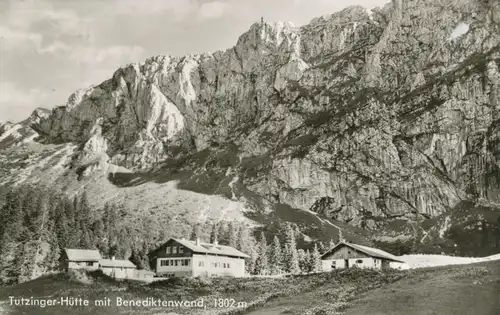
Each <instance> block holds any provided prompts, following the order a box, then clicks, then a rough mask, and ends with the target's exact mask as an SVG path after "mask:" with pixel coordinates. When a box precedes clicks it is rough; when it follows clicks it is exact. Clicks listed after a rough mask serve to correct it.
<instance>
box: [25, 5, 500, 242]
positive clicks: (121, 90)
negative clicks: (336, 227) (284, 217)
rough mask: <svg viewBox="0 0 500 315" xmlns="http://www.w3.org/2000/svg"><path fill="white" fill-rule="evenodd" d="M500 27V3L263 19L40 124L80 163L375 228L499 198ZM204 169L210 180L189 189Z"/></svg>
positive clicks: (160, 59) (125, 73) (153, 64)
mask: <svg viewBox="0 0 500 315" xmlns="http://www.w3.org/2000/svg"><path fill="white" fill-rule="evenodd" d="M499 31H500V5H498V2H497V1H488V0H481V1H472V0H454V1H448V0H447V1H444V0H443V1H436V0H432V1H431V0H393V1H392V3H390V4H387V5H386V6H385V7H383V8H378V9H374V10H373V11H368V10H366V9H365V8H363V7H358V6H355V7H349V8H347V9H345V10H343V11H341V12H337V13H335V14H333V15H329V16H324V17H321V18H316V19H314V20H312V21H311V23H310V24H308V25H305V26H302V27H295V26H293V25H292V24H290V23H281V22H278V23H267V22H266V23H256V24H254V25H252V26H251V27H250V29H249V30H248V32H246V33H245V34H243V35H242V36H241V37H240V38H239V40H238V42H237V43H236V45H235V46H234V47H233V48H230V49H228V50H225V51H219V52H216V53H213V54H203V55H189V56H184V57H169V56H157V57H153V58H150V59H148V60H146V61H145V62H143V63H140V64H131V65H127V66H125V67H123V68H120V69H118V70H117V71H116V72H115V73H114V75H113V77H112V78H111V79H109V80H107V81H105V82H103V83H101V84H100V85H98V86H94V87H90V88H88V89H86V90H82V91H78V92H76V93H75V94H73V95H72V96H71V97H70V98H69V100H68V102H67V104H66V105H65V106H61V107H58V108H55V109H54V110H53V111H52V113H51V114H50V115H49V116H47V117H41V118H40V119H38V120H37V121H35V122H33V123H32V124H31V126H32V128H33V129H34V130H36V131H37V133H38V134H39V135H40V136H41V138H40V139H43V141H44V143H61V142H62V143H68V142H71V143H75V144H78V145H79V148H78V150H77V151H76V155H75V158H74V160H76V161H80V162H81V163H83V162H82V161H89V159H90V160H92V159H95V158H96V157H97V158H99V159H100V160H101V161H104V163H109V164H112V165H116V166H120V167H123V168H126V169H128V170H131V171H134V172H136V174H145V172H149V173H148V174H151V172H152V170H154V171H153V173H154V174H155V176H161V174H162V173H163V174H164V175H165V174H170V172H171V168H172V166H168V165H173V164H172V163H171V162H172V161H176V163H174V165H176V166H175V167H177V168H180V169H187V168H189V170H190V172H191V173H190V176H191V177H189V178H188V179H186V181H187V183H188V184H186V187H185V188H186V189H193V190H200V191H202V192H204V193H213V194H221V193H222V194H223V195H227V197H229V198H245V200H247V201H248V199H250V197H249V196H252V198H254V197H255V198H259V199H260V200H262V201H263V203H260V205H261V206H262V205H265V206H263V207H270V205H272V204H276V203H279V204H285V205H288V206H290V207H291V208H294V209H302V210H307V211H313V212H316V213H319V214H320V215H321V216H322V217H324V218H327V219H329V220H332V221H333V220H335V221H337V222H341V223H348V224H349V225H351V226H355V227H361V228H363V229H367V230H372V231H373V230H377V229H380V228H381V227H386V226H387V224H388V222H393V221H395V220H402V221H404V222H406V224H412V223H414V222H421V221H422V220H429V219H432V218H436V217H439V216H442V215H443V214H446V213H448V212H450V211H453V209H454V208H455V207H456V206H457V205H458V204H459V203H461V202H463V201H472V202H473V203H481V204H486V205H488V206H491V207H496V206H497V205H498V203H499V202H500V197H499V196H500V194H499V193H500V176H499V175H500V173H499V159H500V149H499V147H498V146H499V144H500V142H499V136H498V134H499V131H500V130H499V128H500V127H499V126H500V125H499V124H498V119H499V118H500V117H499V116H498V113H499V110H500V96H499V95H500V94H499V93H500V72H499V66H500V52H499V48H500V46H499V45H500V32H499ZM200 152H204V153H206V154H200ZM169 161H170V162H169ZM180 161H182V162H180ZM165 162H167V163H166V164H165ZM165 165H167V166H165ZM87 175H88V174H87ZM165 176H166V175H165ZM167 177H168V176H167ZM200 178H203V179H204V180H205V181H208V182H209V183H208V184H206V183H205V185H206V186H210V187H211V188H210V189H208V190H207V189H205V190H204V189H199V188H193V187H195V186H196V185H194V182H196V183H199V182H200ZM156 179H157V177H156ZM166 180H169V178H166ZM127 185H133V184H127ZM215 187H217V188H215ZM235 187H239V188H238V189H237V191H235ZM409 230H410V231H411V229H409ZM409 233H410V234H411V233H414V231H413V232H409Z"/></svg>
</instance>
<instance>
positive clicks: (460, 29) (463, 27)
mask: <svg viewBox="0 0 500 315" xmlns="http://www.w3.org/2000/svg"><path fill="white" fill-rule="evenodd" d="M468 31H469V24H467V23H464V22H460V23H458V25H457V26H456V27H455V28H454V29H453V31H452V32H451V34H450V37H448V41H452V40H455V39H457V38H459V37H461V36H463V35H465V34H466V33H467V32H468Z"/></svg>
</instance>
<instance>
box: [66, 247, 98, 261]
mask: <svg viewBox="0 0 500 315" xmlns="http://www.w3.org/2000/svg"><path fill="white" fill-rule="evenodd" d="M64 251H65V252H66V256H68V260H70V261H99V260H101V259H102V257H101V254H100V253H99V251H98V250H96V249H71V248H65V249H64Z"/></svg>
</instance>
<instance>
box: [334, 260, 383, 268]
mask: <svg viewBox="0 0 500 315" xmlns="http://www.w3.org/2000/svg"><path fill="white" fill-rule="evenodd" d="M356 263H357V264H362V263H363V260H361V259H358V260H356ZM375 263H377V261H375ZM336 264H337V262H336V261H335V260H334V261H332V266H334V265H336Z"/></svg>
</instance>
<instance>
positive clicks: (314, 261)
mask: <svg viewBox="0 0 500 315" xmlns="http://www.w3.org/2000/svg"><path fill="white" fill-rule="evenodd" d="M321 269H322V263H321V255H320V253H319V250H318V245H317V244H314V249H313V251H312V252H311V272H320V271H321Z"/></svg>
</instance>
